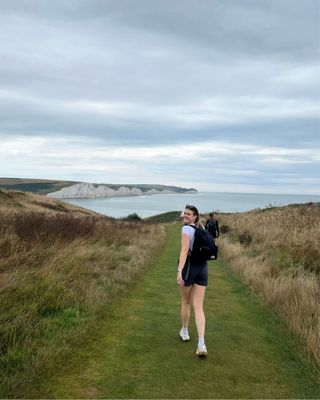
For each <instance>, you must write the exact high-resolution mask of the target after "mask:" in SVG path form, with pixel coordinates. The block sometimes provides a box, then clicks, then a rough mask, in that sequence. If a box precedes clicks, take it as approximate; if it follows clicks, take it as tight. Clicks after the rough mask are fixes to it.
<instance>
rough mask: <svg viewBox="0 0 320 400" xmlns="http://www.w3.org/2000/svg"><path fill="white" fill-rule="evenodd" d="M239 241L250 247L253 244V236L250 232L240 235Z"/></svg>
mask: <svg viewBox="0 0 320 400" xmlns="http://www.w3.org/2000/svg"><path fill="white" fill-rule="evenodd" d="M238 239H239V242H240V243H241V244H242V245H243V246H249V244H250V243H251V242H252V236H251V233H250V232H249V231H244V232H242V233H239V235H238Z"/></svg>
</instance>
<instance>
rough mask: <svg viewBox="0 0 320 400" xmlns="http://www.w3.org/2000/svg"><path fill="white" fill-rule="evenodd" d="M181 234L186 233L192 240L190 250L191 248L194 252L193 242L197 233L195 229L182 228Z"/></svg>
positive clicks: (190, 227)
mask: <svg viewBox="0 0 320 400" xmlns="http://www.w3.org/2000/svg"><path fill="white" fill-rule="evenodd" d="M181 232H182V233H186V234H187V235H188V236H189V238H190V244H189V248H190V250H192V247H193V242H194V233H195V229H194V228H192V226H190V225H184V226H183V227H182V230H181Z"/></svg>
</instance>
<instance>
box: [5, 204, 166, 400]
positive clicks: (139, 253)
mask: <svg viewBox="0 0 320 400" xmlns="http://www.w3.org/2000/svg"><path fill="white" fill-rule="evenodd" d="M163 239H164V231H163V229H162V228H161V227H159V226H158V227H155V226H154V225H147V224H143V223H132V222H118V221H111V220H108V219H105V218H103V217H92V216H88V217H85V216H82V217H79V216H74V215H71V214H68V213H56V212H54V211H52V210H49V211H48V212H46V213H39V212H35V211H31V212H18V211H17V210H14V212H8V210H5V211H3V210H0V277H1V279H0V308H1V315H0V363H1V365H0V374H1V375H0V378H1V379H0V380H1V382H2V385H0V397H21V396H23V395H24V393H23V391H24V390H25V389H26V387H28V388H29V389H30V386H32V385H34V384H37V382H41V381H44V380H45V379H46V377H48V376H49V375H50V371H52V370H53V368H55V367H56V363H57V360H58V359H59V358H61V357H65V356H66V355H67V354H68V352H70V349H71V347H70V343H71V341H76V340H77V338H79V337H80V336H81V335H83V334H84V332H86V330H87V329H88V326H90V324H92V323H93V322H94V321H95V320H96V319H97V318H98V317H99V314H100V313H101V311H102V310H103V309H104V308H105V305H106V304H107V303H108V302H112V301H114V300H115V298H117V297H118V296H120V295H121V294H122V293H124V292H125V291H126V290H127V289H128V285H129V284H130V283H131V282H133V281H135V280H136V279H137V277H138V276H139V275H140V274H141V272H142V270H143V269H145V268H146V266H147V265H148V263H149V262H150V260H151V258H152V257H153V256H154V254H155V252H156V251H158V250H159V249H160V248H161V246H162V244H163ZM28 393H30V391H29V392H28Z"/></svg>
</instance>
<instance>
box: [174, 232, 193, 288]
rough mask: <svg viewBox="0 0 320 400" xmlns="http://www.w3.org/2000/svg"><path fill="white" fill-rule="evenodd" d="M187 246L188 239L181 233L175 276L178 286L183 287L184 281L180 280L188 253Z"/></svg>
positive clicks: (187, 236)
mask: <svg viewBox="0 0 320 400" xmlns="http://www.w3.org/2000/svg"><path fill="white" fill-rule="evenodd" d="M189 245H190V237H189V235H187V234H186V233H183V234H182V239H181V250H180V256H179V264H178V274H177V283H178V285H180V286H183V285H184V281H183V279H182V270H183V267H184V266H185V264H186V261H187V256H188V253H189Z"/></svg>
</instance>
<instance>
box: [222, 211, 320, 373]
mask: <svg viewBox="0 0 320 400" xmlns="http://www.w3.org/2000/svg"><path fill="white" fill-rule="evenodd" d="M219 219H220V224H221V225H222V231H226V232H228V233H227V234H226V235H222V239H221V240H220V246H221V248H222V251H223V255H224V258H225V259H226V260H227V261H228V262H230V263H231V265H232V266H233V267H234V268H235V269H236V270H237V271H238V272H239V273H240V274H241V275H242V276H243V278H244V279H245V280H246V281H247V282H248V283H249V284H250V285H251V287H252V288H253V289H254V291H255V292H257V293H258V294H260V295H262V296H263V298H264V299H265V301H266V302H267V304H268V305H269V306H270V307H271V308H272V309H273V310H275V311H276V312H278V313H279V315H281V316H282V318H283V319H284V320H285V321H286V323H287V324H288V326H289V327H290V329H291V330H292V332H295V333H296V334H297V335H298V337H299V338H300V341H301V344H302V346H303V348H304V349H305V350H306V352H307V354H309V355H310V356H311V358H312V359H314V360H316V363H317V364H318V365H319V367H320V278H319V275H320V205H319V204H308V205H296V206H288V207H280V208H272V209H265V210H256V211H252V212H247V213H240V214H229V215H228V214H221V215H220V216H219Z"/></svg>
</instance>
